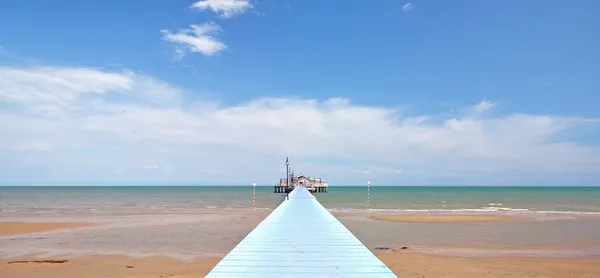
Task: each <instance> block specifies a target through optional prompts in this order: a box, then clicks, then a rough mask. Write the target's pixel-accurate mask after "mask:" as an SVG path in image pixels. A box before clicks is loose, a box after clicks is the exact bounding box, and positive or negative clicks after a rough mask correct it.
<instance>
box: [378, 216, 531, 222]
mask: <svg viewBox="0 0 600 278" xmlns="http://www.w3.org/2000/svg"><path fill="white" fill-rule="evenodd" d="M369 218H371V219H375V220H383V221H392V222H413V223H466V222H500V221H524V220H531V219H530V218H526V217H519V216H506V215H442V214H400V215H374V216H369Z"/></svg>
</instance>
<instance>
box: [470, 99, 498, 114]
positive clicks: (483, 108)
mask: <svg viewBox="0 0 600 278" xmlns="http://www.w3.org/2000/svg"><path fill="white" fill-rule="evenodd" d="M494 105H495V104H494V103H493V102H491V101H488V100H482V101H481V102H480V103H478V104H477V105H475V106H474V107H473V108H474V109H475V112H476V113H477V114H481V113H485V112H487V111H489V110H490V109H492V107H494Z"/></svg>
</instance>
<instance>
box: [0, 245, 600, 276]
mask: <svg viewBox="0 0 600 278" xmlns="http://www.w3.org/2000/svg"><path fill="white" fill-rule="evenodd" d="M377 256H378V257H379V258H380V259H381V260H382V261H383V262H384V263H385V264H387V265H388V266H389V267H390V268H391V269H392V271H394V273H396V275H398V277H506V276H511V277H600V258H597V259H534V258H494V259H473V258H469V259H467V258H457V257H441V256H433V255H424V254H418V253H413V252H410V251H408V250H400V251H397V252H387V253H380V254H377ZM27 259H29V260H35V258H23V259H22V260H27ZM54 259H55V260H58V259H60V258H54ZM37 260H39V259H37ZM219 260H220V258H203V259H199V260H196V261H195V262H191V263H190V262H181V261H177V260H173V259H170V258H164V257H147V258H132V257H123V256H93V257H84V258H75V259H70V260H69V261H66V262H62V263H57V262H55V263H51V262H47V263H44V262H37V263H36V262H29V263H27V262H16V263H15V262H14V261H16V260H11V261H2V262H0V278H100V277H125V278H149V277H170V278H191V277H204V276H205V275H206V273H208V272H209V271H210V270H211V269H212V268H213V267H214V266H215V265H216V264H217V263H218V262H219ZM9 262H13V263H9ZM282 277H284V276H282Z"/></svg>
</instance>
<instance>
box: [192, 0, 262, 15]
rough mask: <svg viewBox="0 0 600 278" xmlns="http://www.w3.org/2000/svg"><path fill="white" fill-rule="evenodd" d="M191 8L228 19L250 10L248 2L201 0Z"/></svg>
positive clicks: (250, 5) (245, 0)
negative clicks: (208, 11)
mask: <svg viewBox="0 0 600 278" xmlns="http://www.w3.org/2000/svg"><path fill="white" fill-rule="evenodd" d="M191 8H195V9H199V10H212V11H213V12H215V13H217V14H219V15H220V17H221V18H230V17H233V16H236V15H238V14H242V13H244V12H246V10H248V9H251V8H252V3H250V0H202V1H198V2H196V3H194V4H192V6H191Z"/></svg>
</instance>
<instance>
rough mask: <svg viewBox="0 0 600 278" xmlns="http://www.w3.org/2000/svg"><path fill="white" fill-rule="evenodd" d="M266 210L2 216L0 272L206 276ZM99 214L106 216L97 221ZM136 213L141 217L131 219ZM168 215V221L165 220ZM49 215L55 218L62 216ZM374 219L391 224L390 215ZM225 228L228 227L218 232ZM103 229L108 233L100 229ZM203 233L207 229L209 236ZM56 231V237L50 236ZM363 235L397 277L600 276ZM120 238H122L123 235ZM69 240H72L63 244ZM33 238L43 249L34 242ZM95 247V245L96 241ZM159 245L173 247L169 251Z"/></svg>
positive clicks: (590, 266) (568, 262)
mask: <svg viewBox="0 0 600 278" xmlns="http://www.w3.org/2000/svg"><path fill="white" fill-rule="evenodd" d="M267 214H268V212H245V213H231V212H229V213H222V214H218V213H214V214H206V215H205V216H198V215H178V216H175V215H170V216H165V217H160V218H158V219H157V216H156V215H136V216H118V217H115V216H104V217H100V218H98V217H96V218H95V221H96V222H95V223H89V222H79V223H77V222H70V223H64V222H48V223H39V222H37V223H29V224H27V222H24V221H18V222H2V223H0V233H2V234H3V235H4V236H2V237H0V243H6V242H8V241H12V242H15V241H16V242H17V243H16V244H14V243H13V244H10V245H9V246H6V245H4V244H2V245H4V246H2V247H0V255H2V257H4V259H2V260H1V261H0V278H13V277H14V278H38V277H39V278H42V277H46V278H59V277H60V278H63V277H64V278H70V277H73V278H75V277H89V278H100V277H125V278H142V277H144V278H145V277H173V278H177V277H182V278H183V277H186V278H187V277H203V276H204V275H205V274H206V273H208V272H209V271H210V270H211V269H212V268H213V267H214V266H215V265H216V264H217V263H218V261H219V260H220V258H222V256H223V255H224V254H226V253H227V252H228V251H229V250H230V249H231V248H233V247H234V246H235V245H236V244H237V243H238V242H239V241H240V240H241V239H242V238H243V237H244V236H245V234H247V232H249V231H250V230H252V229H253V228H254V226H255V225H256V224H257V223H258V222H260V220H261V219H262V218H264V217H265V216H266V215H267ZM383 216H388V217H389V216H397V215H379V216H378V215H371V216H369V217H367V216H359V215H352V216H348V215H345V216H340V219H342V221H343V220H344V218H351V219H353V221H361V220H357V218H358V219H363V220H362V221H364V222H365V223H367V222H369V221H368V219H377V218H380V217H383ZM429 217H430V216H428V215H422V216H419V215H411V221H417V220H418V219H421V220H422V222H423V223H428V224H427V225H435V226H439V225H443V224H431V223H429V222H430V219H429ZM384 218H385V217H384ZM59 219H60V218H59ZM70 219H72V217H71V218H70ZM98 219H102V220H103V221H100V222H98ZM132 219H137V220H135V221H132ZM167 219H170V220H171V221H170V222H168V221H166V220H167ZM475 219H476V220H478V219H477V218H475ZM52 220H53V221H57V218H53V219H52ZM453 220H454V221H456V222H455V223H464V221H465V218H464V217H457V218H451V217H444V223H448V222H452V221H453ZM486 220H487V221H489V220H491V219H486ZM36 221H40V219H36ZM232 221H233V222H235V223H236V225H233V226H235V227H237V228H234V229H231V227H232V225H231V223H232ZM501 221H502V220H501ZM132 222H133V223H132ZM376 223H386V224H389V222H388V221H377V222H376ZM423 223H421V224H423ZM476 223H477V222H476ZM392 224H393V222H392ZM363 226H368V225H366V224H365V225H363ZM33 227H36V228H38V229H33ZM225 227H228V228H227V229H225ZM432 227H433V226H432ZM42 228H43V229H42ZM182 229H183V231H187V232H184V234H186V235H187V236H186V237H184V238H182V237H181V232H183V231H182ZM221 229H222V231H223V232H222V233H220V234H219V231H221ZM142 230H152V231H154V233H155V234H154V235H151V234H152V232H150V233H149V232H146V233H143V232H141V231H142ZM178 230H179V231H178ZM188 232H192V233H188ZM101 234H105V235H108V236H107V237H97V236H99V235H101ZM117 234H121V236H122V237H123V240H131V239H130V238H129V237H127V236H125V235H126V234H129V235H132V236H137V237H141V239H138V241H140V242H141V243H143V244H145V245H146V246H147V247H148V249H146V250H144V249H143V248H132V247H135V245H130V246H124V247H125V248H122V249H121V250H119V248H115V246H111V244H110V243H109V242H106V241H107V240H109V238H110V236H111V235H117ZM170 234H171V235H172V236H170ZM178 234H179V236H178ZM196 235H198V236H196ZM398 236H400V235H398ZM144 237H146V238H145V239H144ZM171 237H178V238H179V239H180V240H182V241H183V242H189V243H190V244H192V245H197V246H196V247H195V248H196V250H197V251H196V252H197V253H195V254H193V253H192V252H189V253H188V254H186V253H185V252H182V253H179V254H177V252H176V251H178V250H177V249H169V247H168V246H165V245H172V244H174V243H177V240H174V239H172V238H171ZM199 237H204V238H205V240H202V239H200V238H199ZM51 238H53V239H54V240H50V239H51ZM91 238H96V240H97V241H99V243H96V244H92V245H90V246H86V245H85V244H81V243H78V242H77V241H78V240H85V241H87V240H90V239H91ZM169 238H171V239H170V240H171V241H172V242H170V243H165V242H164V241H165V240H168V239H169ZM359 238H360V237H359ZM11 239H12V240H11ZM69 239H71V243H69ZM231 239H234V240H231ZM361 240H364V241H367V242H372V244H367V247H369V248H371V249H373V250H375V249H386V250H385V251H375V252H376V254H377V256H378V257H379V258H380V259H381V260H382V261H383V262H384V263H385V264H387V265H388V266H389V267H390V268H391V269H392V271H394V273H396V274H397V275H398V276H399V277H423V276H425V277H506V276H511V277H600V258H543V257H529V258H528V257H519V256H501V257H487V258H477V257H456V256H440V255H433V254H426V253H421V252H419V251H418V248H415V249H414V250H413V247H412V246H410V245H409V246H400V245H397V244H392V243H390V244H388V245H386V242H384V241H372V239H368V238H367V239H365V238H362V239H361ZM115 241H116V242H117V243H118V240H115ZM198 241H200V242H199V244H198ZM36 242H37V244H36ZM61 242H62V244H61ZM65 245H66V246H67V247H66V248H62V247H63V246H65ZM117 245H118V244H117ZM36 246H37V247H39V249H36ZM381 246H386V247H384V248H382V247H381ZM94 247H98V248H96V249H94ZM126 249H133V251H135V252H131V250H129V252H128V251H127V250H126ZM11 250H12V251H13V252H11ZM19 250H21V251H25V252H19ZM61 250H62V251H61ZM139 251H141V252H139ZM153 251H155V252H153ZM138 252H139V253H138ZM11 253H13V254H12V255H11ZM102 253H104V254H102ZM110 253H114V254H110ZM119 253H122V254H120V255H119ZM161 253H171V254H168V255H166V256H165V255H161Z"/></svg>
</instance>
